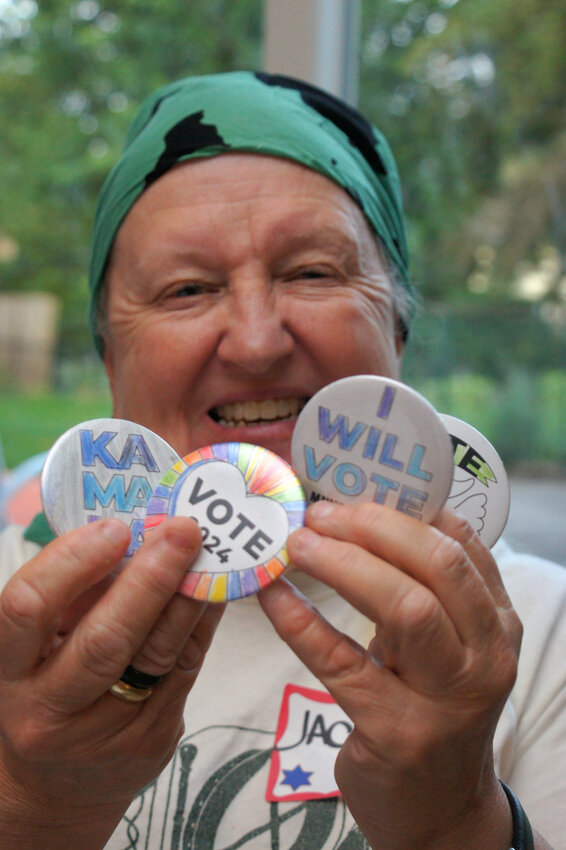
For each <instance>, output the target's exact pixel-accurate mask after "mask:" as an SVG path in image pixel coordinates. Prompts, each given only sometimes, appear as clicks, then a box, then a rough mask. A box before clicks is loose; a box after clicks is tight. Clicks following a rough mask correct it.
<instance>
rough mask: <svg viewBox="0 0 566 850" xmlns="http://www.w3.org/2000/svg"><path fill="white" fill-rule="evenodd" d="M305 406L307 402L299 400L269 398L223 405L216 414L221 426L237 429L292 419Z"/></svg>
mask: <svg viewBox="0 0 566 850" xmlns="http://www.w3.org/2000/svg"><path fill="white" fill-rule="evenodd" d="M304 405H305V400H303V399H299V398H279V399H272V398H269V399H265V400H264V401H236V402H234V403H233V404H221V405H220V406H219V407H217V408H216V411H215V412H216V413H217V415H218V422H219V424H220V425H226V426H228V428H236V427H241V426H242V425H249V424H250V423H251V422H253V423H257V422H273V421H275V420H276V419H277V420H282V419H292V418H293V417H294V416H297V414H298V413H299V411H300V410H301V409H302V408H303V407H304Z"/></svg>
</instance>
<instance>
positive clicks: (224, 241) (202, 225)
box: [105, 152, 389, 286]
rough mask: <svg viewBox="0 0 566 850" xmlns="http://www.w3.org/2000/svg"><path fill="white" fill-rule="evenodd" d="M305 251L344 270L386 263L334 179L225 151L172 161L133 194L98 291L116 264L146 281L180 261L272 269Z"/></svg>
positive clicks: (360, 213)
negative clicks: (255, 262) (258, 263)
mask: <svg viewBox="0 0 566 850" xmlns="http://www.w3.org/2000/svg"><path fill="white" fill-rule="evenodd" d="M220 234H221V235H220ZM308 251H311V252H315V253H316V252H318V256H319V257H320V256H325V255H326V256H329V257H330V256H332V257H333V258H334V259H335V260H341V261H343V262H346V260H347V261H348V262H347V265H348V267H349V268H354V267H356V268H359V269H362V268H364V269H367V268H368V267H369V264H370V263H373V266H374V268H375V267H376V263H377V267H379V269H380V271H381V272H383V271H384V270H385V268H388V267H389V266H388V264H387V263H386V261H385V262H384V254H383V250H382V248H381V245H380V243H379V241H378V240H377V239H376V237H375V234H374V232H373V230H372V229H371V227H370V225H369V223H368V222H367V219H366V217H365V215H364V213H363V211H362V210H361V208H360V207H359V206H358V205H357V204H356V203H355V202H354V200H353V199H352V198H351V197H350V195H348V193H347V192H346V191H345V190H344V189H342V188H341V187H340V186H338V185H337V184H336V183H333V182H332V181H331V180H329V179H328V178H327V177H324V176H323V175H321V174H319V173H318V172H316V171H313V170H312V169H309V168H306V167H305V166H303V165H302V164H300V163H297V162H293V161H291V160H285V159H281V158H280V157H272V156H265V155H263V154H262V155H260V154H255V153H242V152H229V153H226V154H223V155H222V156H216V157H212V158H206V159H196V160H191V161H188V162H181V163H178V164H176V165H175V166H174V167H173V168H171V169H170V170H169V171H168V172H167V173H166V174H164V175H163V176H162V177H160V178H159V180H157V181H155V182H154V183H153V184H152V185H151V186H150V187H149V188H148V189H147V190H146V191H144V192H143V193H142V194H141V195H140V197H139V198H138V199H137V200H136V201H135V203H134V204H133V206H132V208H131V209H130V210H129V211H128V213H127V214H126V216H125V218H124V220H123V222H122V223H121V224H120V227H119V229H118V232H117V234H116V237H115V239H114V243H113V246H112V252H111V265H110V266H109V273H108V274H107V282H106V284H105V285H106V286H108V284H109V283H110V280H111V279H112V270H116V268H117V266H120V268H121V269H122V270H124V272H125V273H127V274H128V275H129V274H131V273H133V274H137V273H139V272H140V271H142V270H144V269H145V268H146V266H150V267H151V274H152V275H155V274H156V273H157V272H158V271H159V270H163V269H165V268H173V267H175V266H176V265H179V266H181V265H182V264H183V261H184V260H188V259H189V258H190V259H191V260H192V261H195V262H196V261H197V260H198V262H199V264H200V266H201V267H205V266H206V267H207V268H209V269H212V268H213V267H214V268H218V269H220V268H224V266H226V268H228V267H231V266H232V265H233V264H236V263H242V262H244V261H245V262H248V261H249V258H250V257H251V256H252V255H253V256H254V257H261V258H262V261H263V262H265V263H267V264H271V263H273V264H274V265H277V266H278V265H279V264H280V263H281V262H282V261H283V260H284V259H285V258H288V257H290V256H297V255H298V253H300V252H302V253H303V255H306V254H305V252H308ZM354 260H355V261H356V262H354ZM128 270H129V272H128Z"/></svg>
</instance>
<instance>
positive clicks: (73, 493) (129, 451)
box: [41, 419, 179, 558]
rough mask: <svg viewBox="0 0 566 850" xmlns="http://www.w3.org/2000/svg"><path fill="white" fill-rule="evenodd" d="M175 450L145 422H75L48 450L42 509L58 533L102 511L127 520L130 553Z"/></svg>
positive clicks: (175, 456) (140, 537) (137, 543)
mask: <svg viewBox="0 0 566 850" xmlns="http://www.w3.org/2000/svg"><path fill="white" fill-rule="evenodd" d="M178 459H179V455H178V454H177V452H175V451H174V450H173V449H172V448H171V446H170V445H169V444H168V443H166V442H165V440H163V439H162V438H161V437H159V436H158V435H157V434H154V433H153V431H150V429H149V428H144V427H143V426H142V425H137V424H136V423H134V422H129V421H127V420H125V419H92V420H89V421H88V422H81V423H80V424H78V425H75V426H73V427H72V428H70V429H69V430H68V431H66V432H65V433H64V434H62V435H61V437H59V439H58V440H57V441H56V442H55V443H54V445H53V447H52V448H51V450H50V451H49V453H48V455H47V458H46V460H45V463H44V466H43V470H42V473H41V500H42V505H43V511H44V513H45V516H46V518H47V521H48V523H49V525H50V527H51V529H52V531H53V532H54V533H55V534H57V535H59V534H64V533H65V532H66V531H70V530H71V529H73V528H78V527H79V526H81V525H85V524H86V523H88V522H93V521H94V520H96V519H101V518H102V517H116V518H118V519H120V520H123V521H124V522H126V523H127V524H128V525H129V526H130V530H131V533H132V540H131V543H130V547H129V549H128V552H127V554H126V558H129V557H131V556H132V555H133V553H134V552H135V551H136V549H138V548H139V547H140V546H141V543H142V541H143V528H144V517H145V508H146V505H147V503H148V501H149V497H150V496H151V494H152V492H153V490H154V489H155V487H156V486H157V484H158V483H159V481H160V479H161V477H162V475H163V473H164V472H165V471H166V470H167V469H169V468H170V467H171V466H172V464H173V463H175V461H176V460H178Z"/></svg>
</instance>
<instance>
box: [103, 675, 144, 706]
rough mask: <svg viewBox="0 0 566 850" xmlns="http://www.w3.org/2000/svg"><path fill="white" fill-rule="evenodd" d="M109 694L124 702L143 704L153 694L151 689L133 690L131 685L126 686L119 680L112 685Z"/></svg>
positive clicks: (125, 683) (126, 684)
mask: <svg viewBox="0 0 566 850" xmlns="http://www.w3.org/2000/svg"><path fill="white" fill-rule="evenodd" d="M110 693H111V694H113V695H114V696H115V697H118V699H123V700H124V701H125V702H143V701H144V700H146V699H147V698H148V697H150V696H151V695H152V693H153V688H134V686H133V685H128V683H127V682H123V681H122V680H121V679H120V680H119V681H118V682H116V684H115V685H112V687H111V688H110Z"/></svg>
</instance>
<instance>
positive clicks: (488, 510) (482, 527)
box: [441, 414, 510, 547]
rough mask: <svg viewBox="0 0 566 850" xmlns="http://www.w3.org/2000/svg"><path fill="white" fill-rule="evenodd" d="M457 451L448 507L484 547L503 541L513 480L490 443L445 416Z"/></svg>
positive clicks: (465, 424)
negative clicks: (460, 515)
mask: <svg viewBox="0 0 566 850" xmlns="http://www.w3.org/2000/svg"><path fill="white" fill-rule="evenodd" d="M441 416H442V420H443V422H444V424H445V425H446V428H447V429H448V433H449V434H450V438H451V440H452V446H453V450H454V452H453V453H454V477H453V481H452V488H451V490H450V495H449V496H448V500H447V505H448V507H451V508H453V509H454V510H455V511H458V512H459V513H461V514H463V515H464V516H465V517H466V519H467V520H468V522H469V523H470V525H471V526H472V528H473V529H474V531H477V533H478V534H479V536H480V537H481V539H482V541H483V543H485V545H486V546H488V547H491V546H493V545H494V543H496V542H497V540H499V538H500V536H501V534H502V532H503V529H504V528H505V525H506V523H507V518H508V516H509V505H510V491H509V480H508V478H507V473H506V471H505V467H504V466H503V461H502V460H501V458H500V457H499V455H498V454H497V452H496V450H495V449H494V447H493V446H492V445H491V443H490V442H489V440H488V439H487V438H486V437H484V436H483V434H481V433H480V432H479V431H477V430H476V429H475V428H473V427H472V426H471V425H468V423H467V422H463V421H462V420H461V419H457V418H456V417H455V416H448V414H441Z"/></svg>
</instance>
